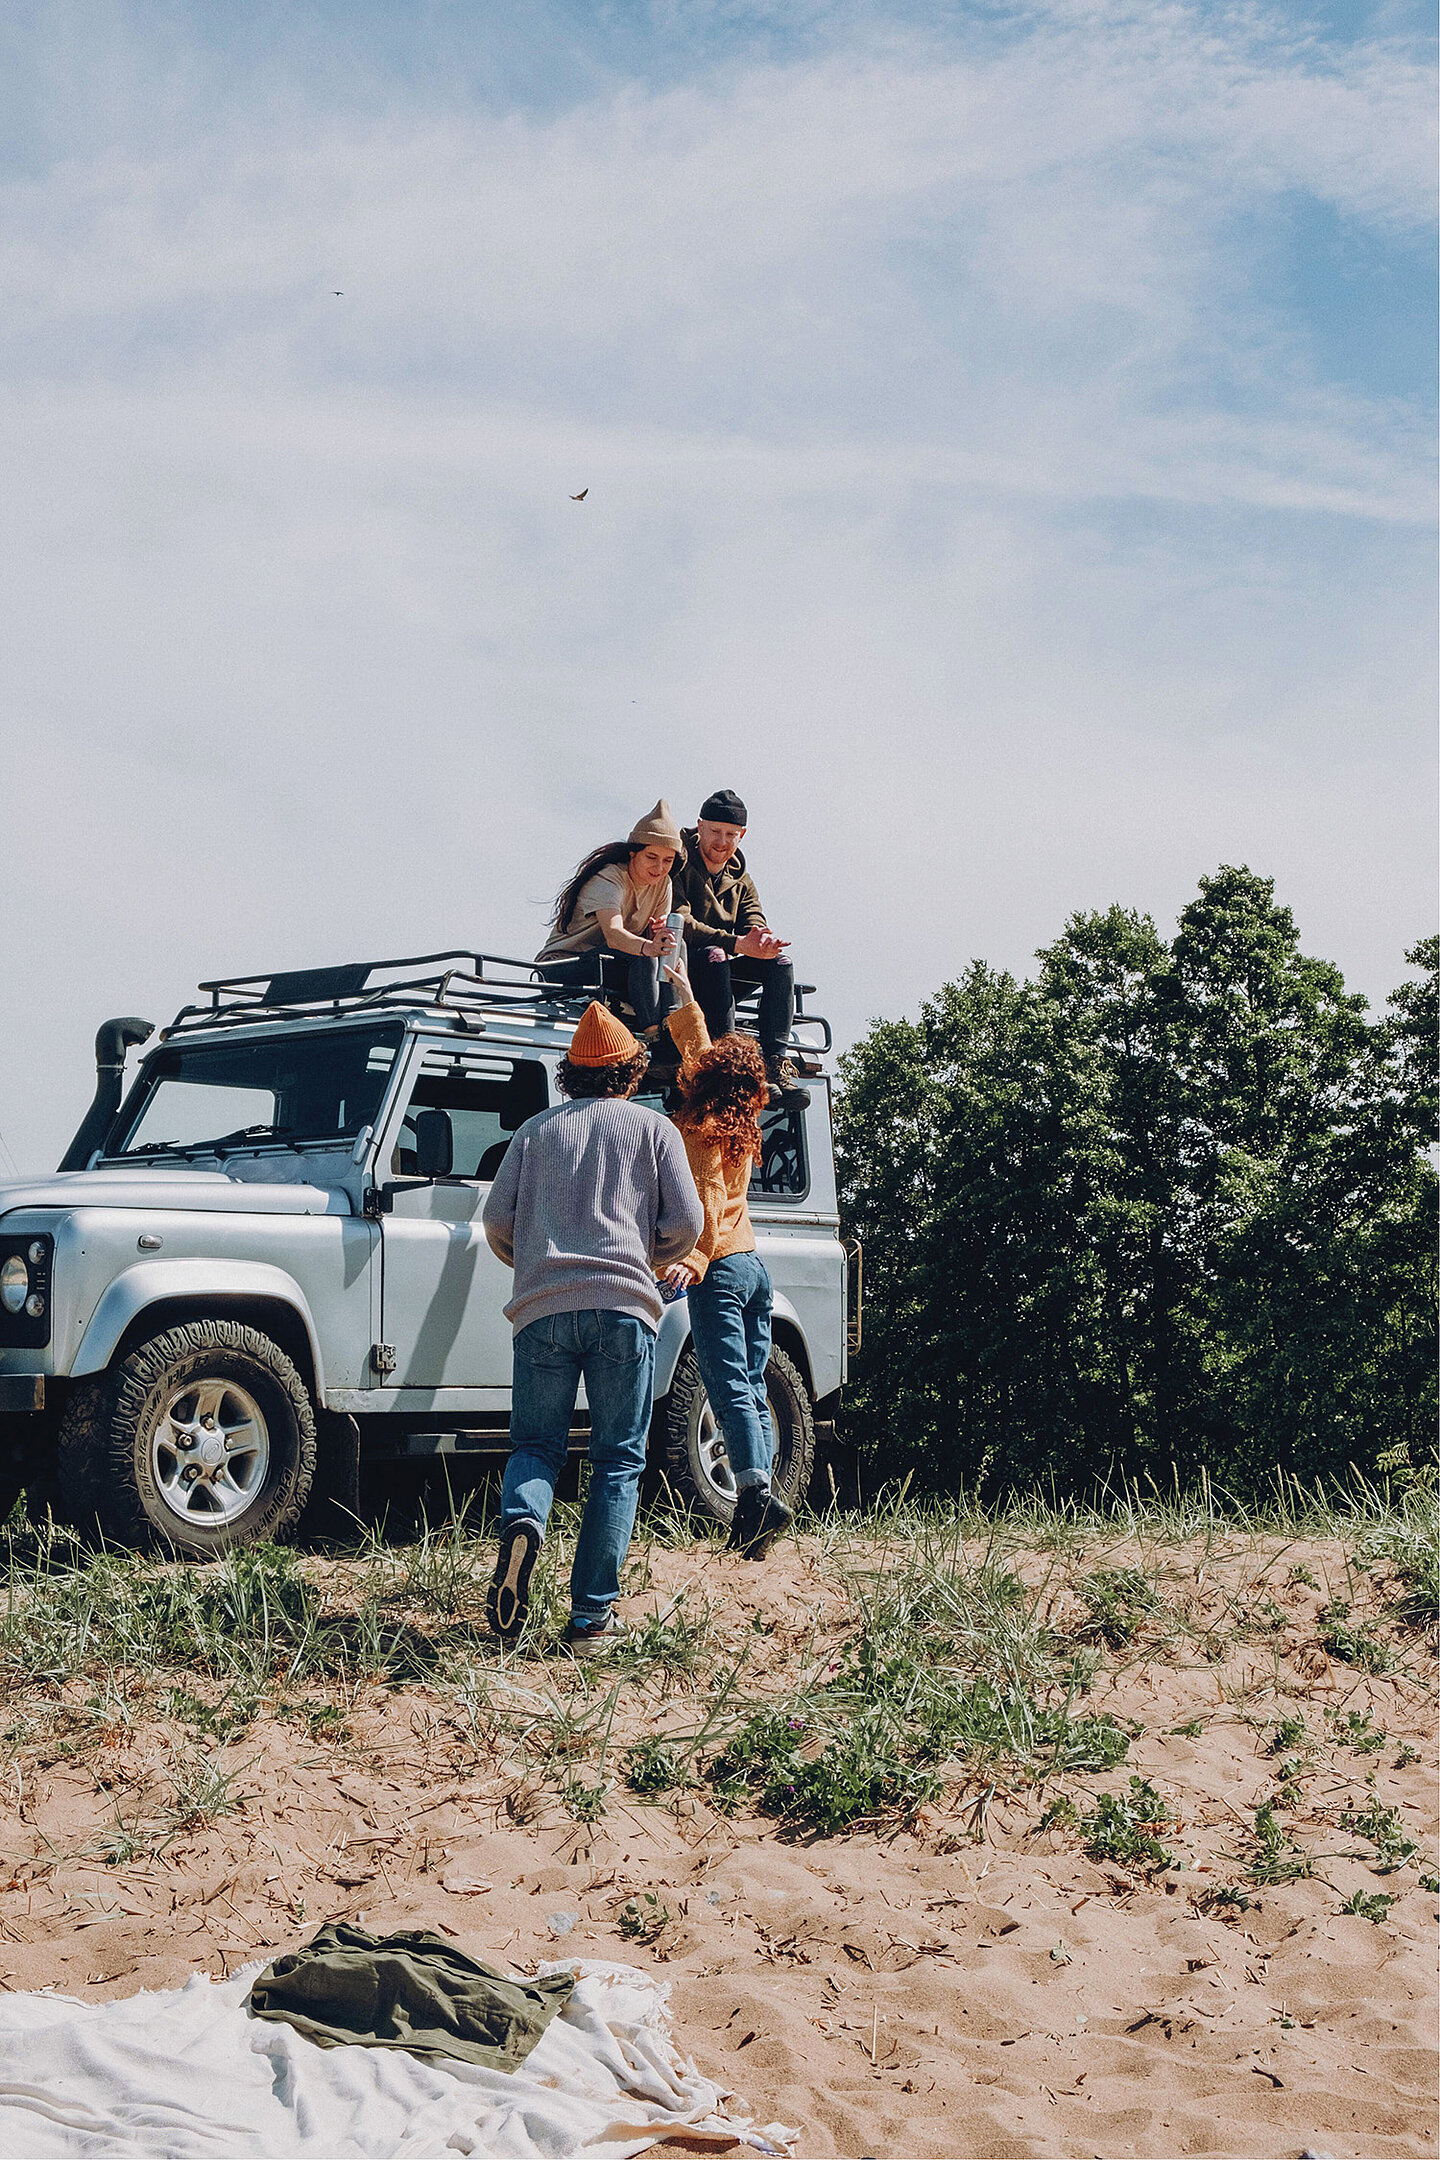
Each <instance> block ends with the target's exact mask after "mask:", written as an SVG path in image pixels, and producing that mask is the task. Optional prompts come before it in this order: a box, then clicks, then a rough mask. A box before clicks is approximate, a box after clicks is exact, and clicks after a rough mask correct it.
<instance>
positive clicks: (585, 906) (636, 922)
mask: <svg viewBox="0 0 1440 2160" xmlns="http://www.w3.org/2000/svg"><path fill="white" fill-rule="evenodd" d="M601 908H603V909H604V910H605V912H606V914H607V915H608V914H610V913H611V912H612V911H613V910H615V909H618V910H619V913H620V923H621V927H622V928H623V929H626V930H628V931H629V932H630V933H631V935H632V936H634V937H638V938H645V937H649V935H650V922H651V918H652V916H655V915H669V914H670V913H671V912H672V902H671V897H670V880H669V878H668V877H667V878H661V880H660V882H659V883H658V885H635V884H632V882H631V879H630V873H629V871H628V869H627V868H626V866H625V864H624V863H610V864H608V865H607V867H606V868H605V869H603V870H597V871H596V872H595V875H594V877H592V878H587V879H586V881H585V883H584V884H583V885H582V886H581V888H580V897H579V899H578V900H577V901H576V903H575V912H574V914H573V915H572V916H571V917H570V927H569V929H568V930H563V931H562V930H552V931H551V933H550V936H549V938H548V940H547V941H546V943H545V944H544V945H543V946H542V947H541V949H540V951H539V952H538V953H537V954H536V956H535V957H536V958H537V959H538V960H559V959H568V958H569V956H570V955H571V954H572V953H584V952H594V951H595V949H596V947H597V946H600V945H603V944H604V943H605V933H604V931H603V930H602V929H601V927H600V923H599V920H598V911H599V910H600V909H601Z"/></svg>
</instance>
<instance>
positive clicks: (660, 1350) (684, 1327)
mask: <svg viewBox="0 0 1440 2160" xmlns="http://www.w3.org/2000/svg"><path fill="white" fill-rule="evenodd" d="M770 1335H771V1340H772V1341H773V1342H774V1344H775V1347H776V1348H777V1349H779V1350H783V1351H784V1352H785V1354H786V1356H787V1357H789V1358H791V1359H792V1360H793V1361H794V1363H795V1365H796V1367H797V1368H798V1370H799V1373H800V1377H801V1379H802V1380H803V1381H804V1382H805V1388H806V1392H807V1393H808V1395H809V1396H810V1399H811V1402H812V1403H813V1402H814V1399H815V1375H814V1371H813V1369H812V1367H811V1364H810V1350H809V1346H808V1344H807V1343H806V1340H805V1331H804V1329H803V1328H802V1327H801V1325H800V1321H799V1318H798V1316H797V1314H796V1311H795V1308H794V1306H793V1305H792V1304H791V1303H790V1300H789V1299H788V1298H787V1297H783V1296H781V1295H780V1294H779V1293H778V1292H777V1294H776V1297H775V1304H774V1310H773V1313H772V1315H771V1321H770ZM689 1340H690V1314H689V1311H688V1309H687V1305H686V1300H685V1299H684V1298H677V1299H676V1300H675V1303H674V1304H673V1305H667V1306H666V1308H665V1313H664V1317H663V1318H662V1320H661V1322H660V1336H659V1340H658V1342H657V1343H656V1346H655V1400H656V1402H657V1403H658V1402H661V1401H663V1400H664V1398H665V1397H666V1396H667V1395H668V1394H669V1392H670V1390H671V1388H672V1387H673V1386H674V1383H675V1371H676V1367H677V1366H678V1365H679V1363H680V1360H681V1357H682V1356H683V1355H684V1352H685V1346H686V1344H687V1343H688V1342H689Z"/></svg>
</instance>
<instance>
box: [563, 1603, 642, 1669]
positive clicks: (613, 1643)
mask: <svg viewBox="0 0 1440 2160" xmlns="http://www.w3.org/2000/svg"><path fill="white" fill-rule="evenodd" d="M629 1633H630V1630H629V1628H627V1627H626V1625H625V1623H624V1621H623V1620H622V1619H621V1618H620V1616H619V1614H618V1613H617V1612H616V1611H615V1610H614V1608H613V1606H612V1608H611V1609H610V1611H609V1612H608V1613H607V1614H606V1615H605V1618H604V1619H603V1620H600V1621H597V1622H596V1623H595V1625H594V1626H593V1627H580V1626H577V1624H576V1623H575V1621H573V1620H572V1621H571V1622H570V1625H569V1627H567V1628H566V1630H565V1633H564V1634H563V1636H562V1637H561V1638H560V1639H561V1641H562V1643H563V1644H564V1646H565V1648H566V1649H567V1650H568V1651H569V1652H570V1655H571V1657H579V1658H586V1657H604V1655H605V1653H606V1652H607V1651H608V1650H618V1649H619V1647H620V1645H621V1643H623V1642H624V1641H625V1640H626V1638H627V1637H628V1635H629Z"/></svg>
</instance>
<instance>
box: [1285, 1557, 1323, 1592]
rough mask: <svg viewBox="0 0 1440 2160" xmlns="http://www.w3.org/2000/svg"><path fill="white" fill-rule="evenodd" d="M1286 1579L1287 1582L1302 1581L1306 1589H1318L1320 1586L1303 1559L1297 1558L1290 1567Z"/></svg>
mask: <svg viewBox="0 0 1440 2160" xmlns="http://www.w3.org/2000/svg"><path fill="white" fill-rule="evenodd" d="M1286 1580H1287V1582H1289V1583H1292V1584H1295V1583H1303V1584H1304V1586H1305V1588H1306V1589H1307V1590H1318V1589H1319V1588H1320V1585H1319V1583H1318V1582H1317V1581H1316V1579H1315V1576H1314V1574H1313V1573H1312V1571H1311V1570H1310V1569H1309V1568H1308V1567H1306V1565H1305V1562H1304V1561H1303V1560H1299V1561H1297V1562H1296V1564H1295V1566H1294V1567H1292V1568H1291V1570H1290V1573H1289V1575H1288V1576H1287V1577H1286Z"/></svg>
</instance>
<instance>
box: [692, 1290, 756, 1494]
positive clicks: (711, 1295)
mask: <svg viewBox="0 0 1440 2160" xmlns="http://www.w3.org/2000/svg"><path fill="white" fill-rule="evenodd" d="M687 1302H688V1304H689V1307H690V1339H691V1341H692V1342H693V1343H694V1345H695V1362H696V1363H697V1364H698V1366H699V1367H700V1378H701V1379H702V1380H703V1381H704V1383H705V1393H706V1394H707V1395H708V1396H709V1398H710V1407H711V1409H712V1410H713V1411H714V1412H715V1416H716V1419H717V1420H718V1422H719V1425H720V1428H721V1430H722V1431H723V1433H724V1435H725V1452H726V1454H727V1455H728V1456H729V1457H730V1468H731V1470H732V1471H733V1472H734V1474H735V1485H736V1489H737V1491H743V1490H744V1488H745V1487H746V1486H747V1485H768V1484H769V1483H770V1465H771V1460H772V1456H773V1453H774V1450H773V1446H772V1434H773V1427H772V1426H771V1423H770V1402H769V1398H768V1396H767V1395H766V1393H765V1367H766V1366H767V1365H768V1364H769V1362H770V1309H771V1305H772V1303H773V1299H772V1296H771V1291H770V1277H769V1276H768V1275H767V1274H766V1272H765V1263H764V1261H763V1260H762V1259H761V1258H760V1255H759V1254H758V1253H753V1252H737V1253H731V1254H730V1255H729V1257H728V1258H727V1259H724V1260H712V1261H711V1263H710V1265H709V1267H708V1268H707V1269H706V1270H705V1274H704V1276H703V1278H702V1279H701V1281H699V1282H698V1283H692V1284H691V1285H690V1292H689V1297H688V1300H687Z"/></svg>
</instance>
